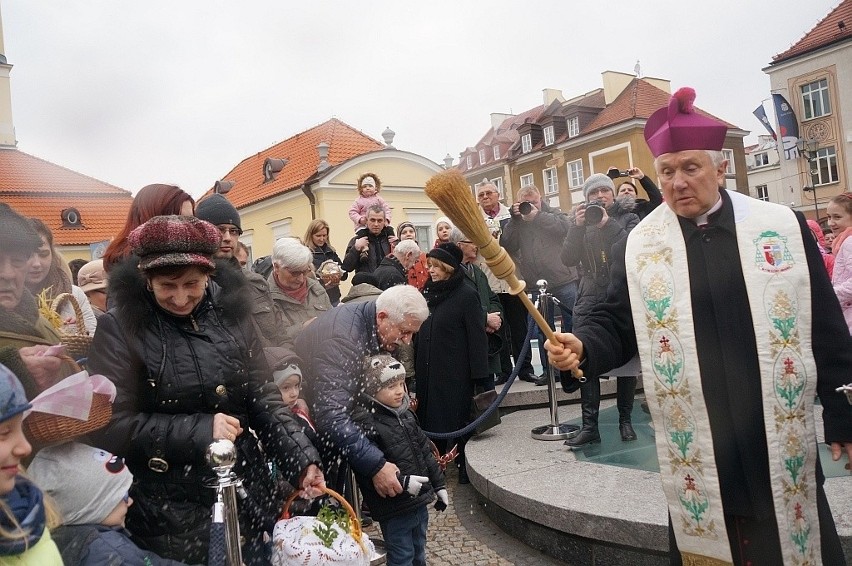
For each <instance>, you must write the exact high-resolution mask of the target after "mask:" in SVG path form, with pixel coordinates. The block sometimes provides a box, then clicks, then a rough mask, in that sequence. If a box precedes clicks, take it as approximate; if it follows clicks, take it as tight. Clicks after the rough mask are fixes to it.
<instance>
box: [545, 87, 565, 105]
mask: <svg viewBox="0 0 852 566" xmlns="http://www.w3.org/2000/svg"><path fill="white" fill-rule="evenodd" d="M541 94H542V100H543V102H544V105H545V106H550V104H551V103H552V102H553V101H554V100H558V101H559V102H565V97H564V96H562V91H561V90H559V89H558V88H545V89H542V90H541Z"/></svg>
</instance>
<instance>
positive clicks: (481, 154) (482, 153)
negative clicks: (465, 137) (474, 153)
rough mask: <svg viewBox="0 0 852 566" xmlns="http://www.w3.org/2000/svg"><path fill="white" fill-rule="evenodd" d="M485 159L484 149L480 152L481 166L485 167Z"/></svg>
mask: <svg viewBox="0 0 852 566" xmlns="http://www.w3.org/2000/svg"><path fill="white" fill-rule="evenodd" d="M485 159H486V157H485V150H484V149H480V150H479V164H480V165H485Z"/></svg>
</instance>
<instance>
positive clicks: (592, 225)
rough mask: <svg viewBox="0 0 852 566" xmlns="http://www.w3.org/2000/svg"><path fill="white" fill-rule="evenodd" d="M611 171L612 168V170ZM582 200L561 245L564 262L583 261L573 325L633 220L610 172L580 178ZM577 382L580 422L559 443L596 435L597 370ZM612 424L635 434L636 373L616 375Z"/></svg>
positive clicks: (592, 300)
mask: <svg viewBox="0 0 852 566" xmlns="http://www.w3.org/2000/svg"><path fill="white" fill-rule="evenodd" d="M616 171H617V170H616ZM583 196H585V198H586V202H585V203H584V204H579V205H577V206H575V207H574V216H573V220H574V223H573V225H572V226H571V228H569V229H568V236H567V237H566V238H565V243H564V244H563V246H562V262H563V263H565V265H572V266H579V265H582V266H583V277H582V278H581V279H580V285H579V289H578V291H577V301H576V303H575V304H574V326H575V327H578V328H579V327H580V326H582V322H583V317H584V315H586V314H587V313H588V312H589V311H590V310H591V309H592V307H593V306H594V305H595V304H596V303H598V302H600V301H602V300H604V299H606V290H607V287H608V286H609V268H610V256H611V255H612V247H613V246H614V245H615V244H616V242H618V241H619V240H621V239H622V238H624V237H626V236H627V233H628V232H630V231H631V230H632V229H633V227H634V226H636V225H637V224H638V223H639V217H638V216H637V215H636V214H634V213H633V212H632V208H633V207H632V206H631V205H630V204H629V203H628V204H625V203H624V202H623V201H616V200H615V185H613V182H612V179H611V178H610V174H609V173H607V175H602V174H600V173H597V174H595V175H592V176H590V177H589V178H588V179H586V182H585V183H584V184H583ZM587 377H588V379H587V380H586V381H585V382H584V383H583V384H582V385H581V386H580V401H581V403H582V413H583V427H582V428H581V429H580V433H579V434H578V435H577V436H575V437H574V438H570V439H568V440H567V441H566V442H565V444H566V445H567V446H569V447H570V448H571V449H572V450H575V449H578V448H580V447H582V446H585V445H587V444H591V443H597V442H600V441H601V436H600V433H599V432H598V411H599V410H600V404H601V382H600V379H599V377H598V376H596V375H589V376H587ZM617 379H618V389H617V390H618V394H617V399H618V401H617V405H618V429H619V432H620V433H621V440H623V441H630V440H636V432H635V431H634V430H633V425H632V422H631V418H630V413H631V411H632V410H633V395H634V394H635V393H636V376H635V375H634V376H626V377H618V378H617Z"/></svg>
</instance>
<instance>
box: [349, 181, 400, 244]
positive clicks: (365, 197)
mask: <svg viewBox="0 0 852 566" xmlns="http://www.w3.org/2000/svg"><path fill="white" fill-rule="evenodd" d="M381 190H382V182H381V181H380V180H379V178H378V177H377V176H376V174H375V173H364V174H363V175H361V176H360V177H358V198H356V199H355V201H354V202H353V203H352V206H350V207H349V218H351V219H352V224H354V225H355V233H356V234H357V233H358V231H359V230H360V229H362V228H366V226H367V210H368V209H369V208H370V207H371V206H374V205H379V206H381V207H382V208H383V209H384V210H385V219H386V220H387V223H388V226H390V221H391V208H390V206H389V205H388V203H387V202H385V199H383V198H382V197H380V196H379V192H380V191H381ZM363 235H366V233H365V234H363Z"/></svg>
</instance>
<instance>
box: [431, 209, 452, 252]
mask: <svg viewBox="0 0 852 566" xmlns="http://www.w3.org/2000/svg"><path fill="white" fill-rule="evenodd" d="M452 231H453V223H452V222H450V219H449V218H447V217H446V216H441V217H440V218H438V220H436V221H435V235H436V236H437V238H435V245H434V246H433V247H434V248H437V247H438V246H440V245H441V244H446V243H448V242H449V241H450V233H451V232H452Z"/></svg>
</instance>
